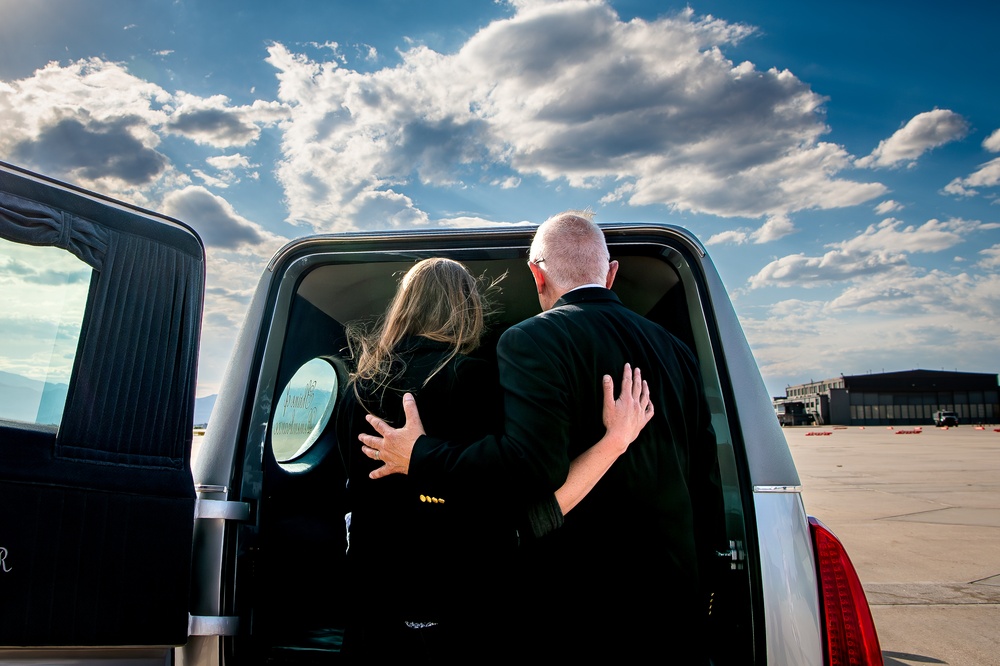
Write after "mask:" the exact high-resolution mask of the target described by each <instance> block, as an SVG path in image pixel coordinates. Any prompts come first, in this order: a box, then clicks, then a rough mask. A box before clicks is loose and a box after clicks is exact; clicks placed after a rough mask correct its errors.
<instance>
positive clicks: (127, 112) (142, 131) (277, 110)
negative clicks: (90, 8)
mask: <svg viewBox="0 0 1000 666" xmlns="http://www.w3.org/2000/svg"><path fill="white" fill-rule="evenodd" d="M286 114H287V109H286V108H285V107H284V105H282V104H281V103H280V102H268V101H261V100H258V101H256V102H254V103H253V104H250V105H246V106H232V105H231V104H230V102H229V100H228V99H227V98H226V97H224V96H221V95H215V96H212V97H207V98H200V97H197V96H195V95H190V94H187V93H183V92H179V93H176V94H171V93H169V92H168V91H166V90H164V89H163V88H161V87H159V86H157V85H155V84H152V83H149V82H147V81H144V80H143V79H140V78H138V77H136V76H133V75H132V74H130V73H129V72H128V71H127V70H126V69H125V68H124V66H123V65H121V64H120V63H114V62H108V61H105V60H102V59H100V58H88V59H83V60H77V61H75V62H71V63H69V64H66V65H60V64H59V63H56V62H50V63H48V64H47V65H46V66H45V67H43V68H41V69H39V70H37V71H35V72H34V73H33V74H32V75H31V76H28V77H26V78H24V79H20V80H17V81H11V82H5V83H4V84H3V85H0V122H2V123H3V127H4V131H3V132H0V155H6V156H7V158H8V159H12V160H14V161H17V162H18V163H20V164H22V165H24V166H26V167H29V168H33V169H35V170H37V171H41V172H44V173H47V174H49V175H52V176H55V177H58V178H62V179H65V180H69V181H71V182H74V183H76V184H79V185H82V186H84V187H87V188H90V189H94V190H97V191H100V192H103V193H106V194H110V195H112V196H117V197H119V198H122V199H126V200H130V201H133V202H135V203H138V204H139V205H143V206H156V205H157V203H158V195H159V194H161V193H162V192H164V191H168V190H170V189H172V188H177V187H183V186H185V185H186V184H188V183H189V182H190V178H189V176H188V175H187V174H185V173H183V172H181V171H180V170H178V169H177V168H176V167H175V166H174V164H173V163H172V161H171V159H170V158H169V157H168V156H167V154H166V152H164V150H163V143H162V142H163V138H164V137H166V136H168V135H171V134H172V135H177V136H183V137H186V138H188V139H190V140H191V141H193V142H194V143H197V144H202V145H208V146H213V147H217V148H229V147H232V146H242V145H246V144H248V143H252V142H254V141H256V140H257V138H258V137H259V136H260V130H261V128H262V127H267V126H273V125H275V124H277V123H279V122H280V121H281V120H282V119H283V118H285V116H286ZM221 164H222V163H221V162H216V163H215V166H216V168H223V167H222V166H221ZM234 166H235V164H234ZM230 168H232V167H230ZM190 172H191V173H194V174H195V175H198V174H199V169H198V166H197V165H195V166H192V167H191V169H190ZM201 177H202V179H203V181H205V182H211V183H213V184H217V185H219V186H223V185H226V184H228V183H229V182H231V181H232V175H231V174H223V175H222V176H209V175H207V174H205V173H204V172H201ZM213 179H214V180H213Z"/></svg>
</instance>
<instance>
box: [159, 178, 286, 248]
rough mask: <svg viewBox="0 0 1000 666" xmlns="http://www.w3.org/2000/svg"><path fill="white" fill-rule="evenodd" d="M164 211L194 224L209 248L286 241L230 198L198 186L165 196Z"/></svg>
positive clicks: (273, 243)
mask: <svg viewBox="0 0 1000 666" xmlns="http://www.w3.org/2000/svg"><path fill="white" fill-rule="evenodd" d="M163 212H164V213H165V214H167V215H169V216H171V217H175V218H177V219H178V220H183V221H184V222H186V223H187V224H190V225H191V226H192V227H194V229H195V231H197V232H198V234H199V235H200V236H201V238H202V240H204V241H205V245H207V246H209V247H217V248H223V249H235V248H238V247H240V246H244V245H245V246H251V247H259V246H261V245H265V244H266V245H271V246H275V245H278V244H280V242H282V241H283V240H284V239H282V238H280V237H278V236H275V235H274V234H272V233H271V232H269V231H266V230H265V229H263V228H262V227H261V226H260V225H258V224H255V223H253V222H251V221H249V220H247V219H246V218H244V217H242V216H241V215H239V214H238V213H237V212H236V211H235V210H233V207H232V206H231V205H230V204H229V202H228V201H226V200H225V199H223V198H222V197H219V196H216V195H214V194H212V193H211V192H209V191H208V190H206V189H205V188H203V187H199V186H191V187H186V188H184V189H182V190H178V191H174V192H171V193H170V194H168V195H167V196H166V197H165V198H164V199H163ZM275 249H277V248H275Z"/></svg>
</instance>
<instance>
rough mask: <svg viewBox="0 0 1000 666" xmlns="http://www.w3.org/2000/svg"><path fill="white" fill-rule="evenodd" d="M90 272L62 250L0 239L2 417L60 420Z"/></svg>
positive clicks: (43, 421)
mask: <svg viewBox="0 0 1000 666" xmlns="http://www.w3.org/2000/svg"><path fill="white" fill-rule="evenodd" d="M92 272H93V271H92V270H91V268H90V267H89V266H87V265H86V264H85V263H83V262H82V261H80V260H79V259H77V258H76V257H75V256H73V255H72V254H70V253H69V252H66V251H65V250H62V249H59V248H56V247H36V246H31V245H21V244H19V243H13V242H10V241H7V240H4V239H0V339H2V340H3V345H0V418H2V419H8V420H13V421H23V422H27V423H37V424H45V425H58V424H59V422H60V421H61V419H62V413H63V408H64V407H65V405H66V393H67V389H68V387H69V380H70V374H71V373H72V370H73V359H74V357H75V356H76V348H77V343H78V341H79V339H80V329H81V325H82V322H83V313H84V310H85V309H86V306H87V293H88V290H89V288H90V277H91V275H92Z"/></svg>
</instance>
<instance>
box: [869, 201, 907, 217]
mask: <svg viewBox="0 0 1000 666" xmlns="http://www.w3.org/2000/svg"><path fill="white" fill-rule="evenodd" d="M902 209H903V204H901V203H899V202H898V201H893V200H892V199H886V200H885V201H883V202H882V203H880V204H879V205H877V206H875V212H876V213H878V214H879V215H887V214H889V213H894V212H896V211H897V210H902Z"/></svg>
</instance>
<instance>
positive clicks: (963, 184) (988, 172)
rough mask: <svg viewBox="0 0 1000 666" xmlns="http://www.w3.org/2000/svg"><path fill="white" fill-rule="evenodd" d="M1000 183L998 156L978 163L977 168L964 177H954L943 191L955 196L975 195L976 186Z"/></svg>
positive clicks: (999, 158) (977, 191)
mask: <svg viewBox="0 0 1000 666" xmlns="http://www.w3.org/2000/svg"><path fill="white" fill-rule="evenodd" d="M997 185H1000V157H997V158H996V159H993V160H990V161H989V162H986V163H985V164H982V165H980V167H979V169H977V170H976V171H974V172H973V173H972V174H971V175H969V176H966V177H965V178H956V179H955V180H953V181H951V182H950V183H948V184H947V185H945V188H944V191H945V192H947V193H948V194H954V195H957V196H965V197H970V196H975V195H977V194H979V190H978V189H976V188H982V187H996V186H997Z"/></svg>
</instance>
